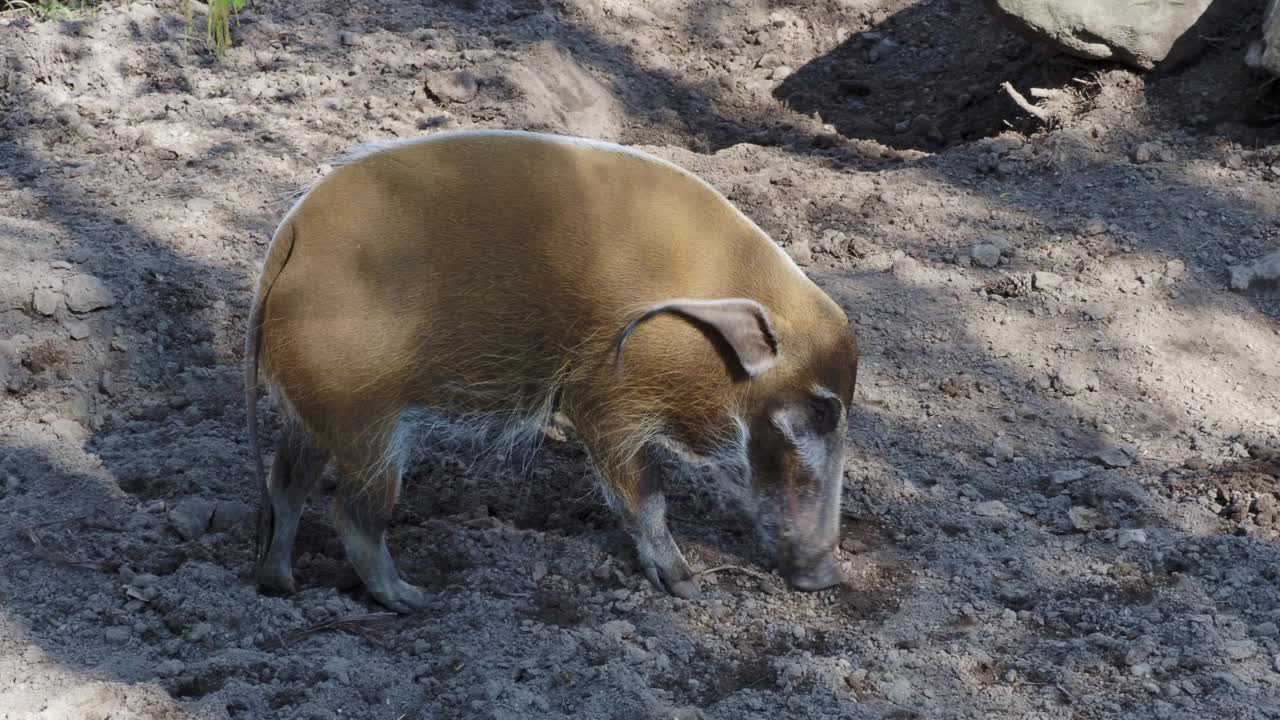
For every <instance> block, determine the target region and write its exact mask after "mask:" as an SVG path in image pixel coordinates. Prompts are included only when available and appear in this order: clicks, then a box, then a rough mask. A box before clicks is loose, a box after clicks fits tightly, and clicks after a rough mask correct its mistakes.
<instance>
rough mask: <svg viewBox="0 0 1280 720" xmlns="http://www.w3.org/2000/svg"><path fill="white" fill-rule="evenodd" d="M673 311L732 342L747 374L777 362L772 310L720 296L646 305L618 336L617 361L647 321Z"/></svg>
mask: <svg viewBox="0 0 1280 720" xmlns="http://www.w3.org/2000/svg"><path fill="white" fill-rule="evenodd" d="M663 313H671V314H673V315H677V316H679V317H682V318H684V319H685V320H688V321H690V322H692V323H694V324H696V325H699V326H701V327H703V328H705V329H708V330H711V331H712V332H714V333H715V334H716V335H717V336H719V337H720V338H721V339H722V340H724V342H725V344H726V345H728V346H729V349H730V350H731V351H732V352H733V355H734V356H735V357H736V358H737V360H738V365H739V366H741V368H742V370H743V371H744V372H745V373H746V374H747V377H756V376H758V375H760V374H761V373H763V372H765V371H766V370H768V369H769V368H771V367H773V366H774V365H776V364H777V362H778V338H777V336H776V335H774V332H773V326H772V324H770V322H769V313H768V312H767V311H766V310H765V309H764V306H762V305H761V304H760V303H758V302H756V301H755V300H748V299H746V298H724V299H719V300H682V299H675V300H664V301H662V302H660V303H657V304H656V305H653V306H651V307H649V308H647V309H646V310H645V311H644V312H642V313H640V314H639V315H638V316H637V317H636V318H634V319H633V320H631V322H629V323H627V325H626V327H624V328H623V329H622V334H621V335H620V336H618V344H617V349H616V350H615V363H616V364H617V365H619V366H620V365H621V364H622V347H623V345H625V344H626V342H627V338H628V337H630V336H631V333H632V332H634V331H635V329H636V328H637V327H639V326H640V325H641V324H642V323H644V322H645V321H647V320H649V319H651V318H653V317H655V316H657V315H661V314H663Z"/></svg>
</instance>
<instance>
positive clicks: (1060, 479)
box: [1049, 470, 1085, 485]
mask: <svg viewBox="0 0 1280 720" xmlns="http://www.w3.org/2000/svg"><path fill="white" fill-rule="evenodd" d="M1084 475H1085V473H1084V471H1083V470H1054V471H1053V474H1052V475H1050V476H1049V479H1050V480H1052V481H1053V483H1054V484H1055V485H1066V484H1067V483H1073V482H1075V481H1077V480H1080V479H1082V478H1084Z"/></svg>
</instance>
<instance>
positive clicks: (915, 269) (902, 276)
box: [889, 257, 920, 282]
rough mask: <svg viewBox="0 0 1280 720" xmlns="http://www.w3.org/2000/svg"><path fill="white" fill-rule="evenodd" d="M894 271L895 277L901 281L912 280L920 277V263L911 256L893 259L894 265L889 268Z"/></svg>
mask: <svg viewBox="0 0 1280 720" xmlns="http://www.w3.org/2000/svg"><path fill="white" fill-rule="evenodd" d="M889 271H890V272H892V273H893V277H894V278H895V279H896V280H898V281H900V282H910V281H911V280H912V279H913V278H916V277H919V274H920V263H919V262H918V261H917V260H916V259H915V258H911V257H902V258H898V259H897V260H894V261H893V266H892V267H890V268H889Z"/></svg>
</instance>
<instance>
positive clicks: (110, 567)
mask: <svg viewBox="0 0 1280 720" xmlns="http://www.w3.org/2000/svg"><path fill="white" fill-rule="evenodd" d="M84 517H85V516H83V515H81V516H78V517H73V518H67V519H66V520H52V521H49V522H43V523H40V524H39V525H28V524H26V523H24V522H22V521H20V520H17V519H14V518H13V517H10V518H9V522H10V523H12V524H13V527H14V528H15V529H17V531H18V532H19V533H21V534H22V535H25V536H26V538H27V541H28V542H30V543H31V551H32V552H33V553H34V554H35V556H36V557H38V558H40V559H41V560H47V561H49V562H55V563H58V564H59V565H66V566H67V567H73V568H80V569H82V570H94V571H97V572H106V573H110V572H115V571H116V569H117V568H118V567H119V565H120V564H119V563H118V562H114V561H111V560H77V559H74V558H69V557H66V556H65V555H62V554H60V553H56V552H54V551H52V550H49V549H48V548H46V547H45V546H44V542H42V541H41V540H40V536H39V535H38V534H37V533H36V528H41V527H47V526H49V525H58V524H61V523H68V522H73V521H76V520H82V519H84Z"/></svg>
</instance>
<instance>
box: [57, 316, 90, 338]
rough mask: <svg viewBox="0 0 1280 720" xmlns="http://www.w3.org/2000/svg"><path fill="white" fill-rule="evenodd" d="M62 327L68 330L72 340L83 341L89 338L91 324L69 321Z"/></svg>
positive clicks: (81, 321)
mask: <svg viewBox="0 0 1280 720" xmlns="http://www.w3.org/2000/svg"><path fill="white" fill-rule="evenodd" d="M62 326H63V327H65V328H66V329H67V334H68V335H70V336H71V339H72V340H83V339H85V338H87V337H89V323H87V322H85V321H83V320H74V319H68V320H67V321H66V322H64V323H62Z"/></svg>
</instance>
